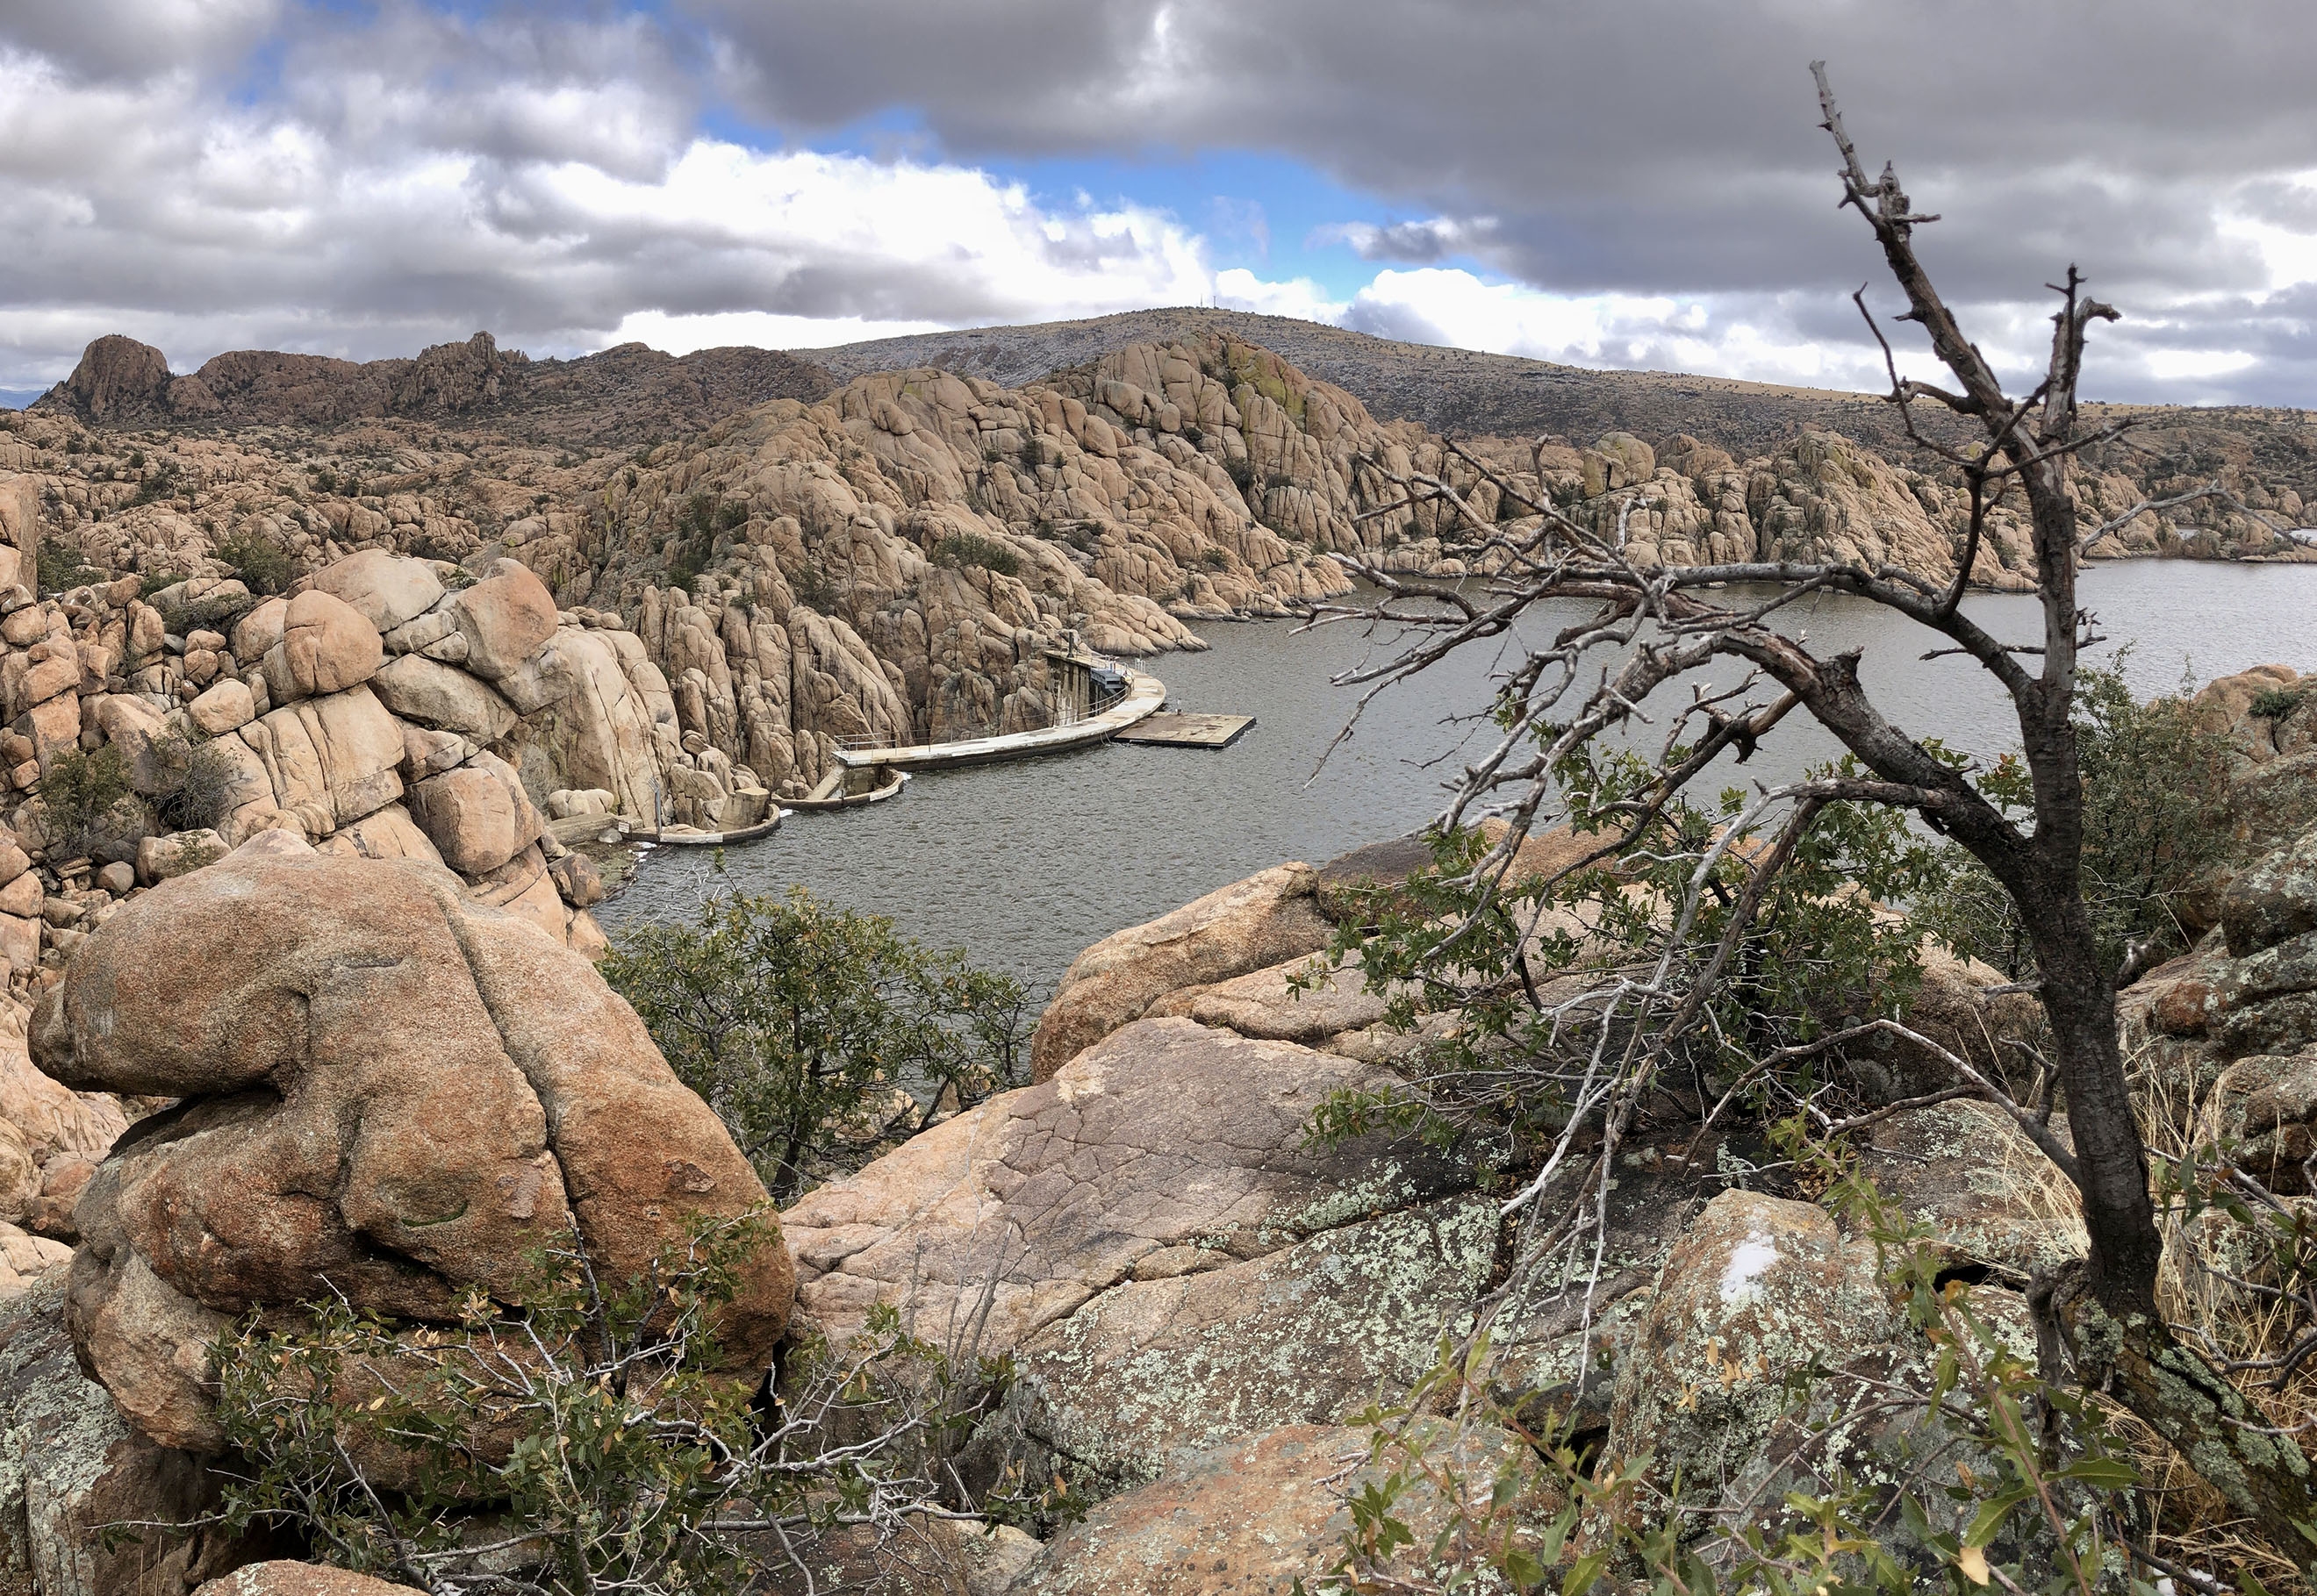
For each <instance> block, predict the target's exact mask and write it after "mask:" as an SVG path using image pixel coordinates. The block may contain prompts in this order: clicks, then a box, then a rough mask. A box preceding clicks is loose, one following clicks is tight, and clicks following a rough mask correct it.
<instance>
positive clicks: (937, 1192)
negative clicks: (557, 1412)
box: [783, 1020, 1469, 1355]
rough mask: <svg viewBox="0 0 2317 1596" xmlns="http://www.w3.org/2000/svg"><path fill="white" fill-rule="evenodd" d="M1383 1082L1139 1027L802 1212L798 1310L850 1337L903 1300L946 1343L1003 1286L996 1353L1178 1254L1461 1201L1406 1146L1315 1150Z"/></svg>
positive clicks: (1301, 1053) (993, 1313) (1308, 1059)
mask: <svg viewBox="0 0 2317 1596" xmlns="http://www.w3.org/2000/svg"><path fill="white" fill-rule="evenodd" d="M1388 1078H1389V1077H1387V1076H1386V1075H1385V1074H1383V1073H1382V1072H1380V1071H1376V1070H1373V1069H1370V1068H1368V1067H1367V1066H1364V1065H1356V1064H1354V1063H1352V1062H1351V1061H1350V1060H1348V1059H1343V1058H1337V1057H1334V1056H1332V1055H1328V1054H1323V1053H1315V1052H1312V1051H1311V1050H1310V1049H1307V1048H1297V1047H1293V1046H1291V1045H1289V1044H1286V1043H1280V1042H1254V1041H1248V1040H1246V1039H1243V1038H1239V1037H1234V1036H1230V1035H1229V1034H1227V1033H1224V1032H1221V1031H1215V1030H1208V1029H1207V1028H1206V1027H1204V1026H1200V1025H1194V1024H1193V1023H1191V1022H1190V1021H1186V1020H1148V1021H1139V1022H1137V1023H1135V1024H1132V1025H1130V1026H1128V1027H1126V1028H1125V1029H1124V1030H1120V1031H1119V1032H1117V1033H1116V1034H1115V1035H1114V1036H1111V1037H1109V1038H1107V1039H1105V1040H1104V1041H1103V1042H1101V1043H1100V1044H1098V1045H1097V1046H1096V1047H1094V1048H1089V1049H1087V1051H1086V1052H1085V1053H1083V1054H1081V1055H1079V1056H1078V1057H1077V1058H1076V1059H1074V1060H1072V1061H1071V1062H1070V1063H1069V1065H1065V1066H1064V1067H1063V1069H1062V1070H1061V1071H1060V1072H1059V1073H1058V1074H1055V1075H1054V1076H1053V1077H1052V1078H1051V1079H1050V1080H1048V1081H1046V1082H1044V1083H1041V1084H1038V1085H1035V1086H1029V1087H1024V1088H1022V1089H1021V1090H1018V1091H1015V1092H1006V1093H1003V1094H1001V1095H999V1096H997V1097H995V1098H992V1099H991V1100H990V1101H988V1102H986V1103H983V1104H981V1105H980V1106H979V1107H977V1108H975V1109H972V1110H969V1111H967V1112H966V1113H963V1114H961V1115H959V1116H957V1117H956V1118H955V1119H950V1120H947V1121H945V1122H944V1123H943V1124H941V1125H939V1126H936V1127H935V1128H933V1129H932V1130H929V1131H926V1133H924V1134H923V1135H920V1136H917V1137H914V1138H912V1139H911V1140H910V1141H909V1142H908V1143H907V1144H906V1145H905V1146H901V1147H899V1148H898V1149H897V1150H895V1151H894V1152H892V1153H889V1154H887V1155H885V1156H884V1157H882V1158H880V1159H878V1160H877V1161H876V1162H875V1163H873V1164H870V1165H869V1166H868V1167H867V1168H865V1169H863V1170H862V1171H861V1172H859V1173H858V1174H855V1175H852V1176H849V1177H847V1178H846V1179H845V1180H841V1181H831V1182H830V1183H829V1184H827V1185H826V1186H823V1187H821V1188H820V1189H819V1190H816V1191H812V1192H810V1193H808V1194H807V1195H806V1196H805V1197H803V1198H802V1199H800V1200H799V1201H798V1202H797V1203H796V1205H795V1206H794V1207H792V1208H790V1209H789V1211H788V1212H787V1214H786V1215H784V1216H783V1228H784V1229H785V1230H786V1232H787V1234H788V1236H789V1244H790V1246H791V1248H792V1250H793V1251H794V1253H795V1255H796V1259H797V1272H798V1279H799V1281H800V1286H799V1291H798V1300H799V1303H800V1305H801V1307H802V1308H803V1309H804V1310H805V1311H807V1312H809V1313H810V1314H811V1315H812V1316H813V1317H814V1319H815V1320H817V1321H818V1322H819V1323H820V1324H822V1325H823V1326H824V1327H825V1328H826V1329H827V1330H828V1331H829V1332H830V1333H832V1334H835V1335H837V1336H840V1337H841V1336H843V1335H845V1334H848V1333H851V1332H852V1331H853V1330H854V1329H856V1328H858V1326H859V1324H861V1321H862V1319H863V1315H866V1314H867V1312H868V1311H869V1309H870V1307H871V1306H872V1305H874V1304H877V1303H880V1302H888V1303H893V1304H895V1305H897V1306H905V1307H908V1308H909V1309H910V1310H911V1311H913V1312H914V1314H915V1315H916V1318H917V1324H918V1326H919V1333H921V1334H926V1335H928V1336H932V1337H934V1338H935V1339H940V1338H941V1337H942V1336H944V1335H945V1334H947V1333H948V1331H949V1328H950V1326H952V1325H953V1324H965V1323H967V1322H969V1320H970V1318H971V1316H972V1315H975V1314H977V1313H978V1312H979V1311H980V1309H979V1306H978V1304H979V1301H980V1296H981V1288H982V1283H983V1282H984V1281H985V1280H989V1279H992V1277H993V1271H994V1278H995V1282H996V1283H995V1287H994V1289H993V1292H992V1295H991V1297H990V1304H989V1313H988V1329H987V1333H986V1335H985V1336H984V1338H983V1345H982V1349H981V1350H982V1351H984V1352H986V1353H989V1354H991V1355H996V1354H997V1353H999V1352H1003V1351H1009V1350H1011V1349H1013V1348H1015V1347H1016V1346H1018V1345H1019V1344H1020V1343H1021V1342H1023V1341H1024V1338H1026V1337H1027V1336H1028V1335H1030V1334H1031V1333H1033V1332H1035V1331H1036V1330H1038V1329H1040V1328H1041V1327H1042V1326H1044V1325H1047V1324H1053V1323H1055V1322H1057V1321H1059V1320H1060V1319H1063V1318H1065V1317H1067V1316H1068V1315H1070V1314H1072V1313H1075V1312H1076V1311H1078V1308H1079V1307H1080V1306H1083V1305H1084V1304H1085V1303H1087V1301H1088V1300H1089V1299H1091V1298H1092V1297H1095V1296H1096V1294H1097V1293H1099V1292H1102V1291H1105V1290H1107V1289H1109V1288H1111V1287H1113V1286H1115V1285H1117V1284H1118V1283H1120V1282H1121V1281H1123V1280H1125V1279H1128V1278H1129V1277H1130V1276H1131V1275H1132V1273H1133V1271H1134V1270H1135V1267H1136V1265H1137V1264H1138V1263H1139V1262H1141V1260H1143V1259H1145V1258H1147V1257H1149V1256H1150V1255H1151V1254H1153V1253H1158V1252H1160V1251H1162V1250H1164V1249H1167V1248H1174V1247H1183V1246H1196V1247H1201V1248H1203V1249H1206V1250H1208V1251H1211V1252H1212V1253H1215V1254H1216V1255H1217V1256H1218V1257H1221V1258H1232V1259H1239V1258H1253V1257H1262V1256H1265V1255H1266V1254H1268V1253H1276V1252H1279V1251H1281V1250H1282V1249H1284V1248H1287V1247H1291V1246H1293V1245H1294V1244H1296V1243H1298V1242H1300V1241H1302V1240H1303V1239H1304V1238H1305V1237H1307V1236H1310V1235H1316V1234H1317V1233H1318V1232H1320V1231H1322V1230H1326V1229H1329V1228H1331V1227H1333V1226H1337V1225H1340V1224H1342V1223H1344V1222H1345V1221H1346V1220H1348V1219H1352V1218H1355V1217H1360V1216H1363V1215H1366V1214H1369V1213H1373V1212H1375V1211H1378V1210H1382V1209H1390V1208H1400V1207H1403V1206H1406V1205H1408V1204H1410V1203H1414V1202H1420V1201H1423V1200H1426V1199H1431V1198H1435V1197H1438V1196H1442V1195H1445V1194H1447V1193H1449V1192H1452V1191H1454V1190H1457V1189H1459V1188H1460V1187H1462V1186H1463V1184H1465V1183H1466V1181H1468V1180H1469V1175H1468V1174H1467V1173H1466V1172H1465V1171H1464V1170H1463V1166H1462V1165H1461V1164H1457V1163H1455V1162H1454V1161H1453V1160H1450V1159H1447V1158H1444V1157H1441V1156H1438V1155H1432V1154H1429V1153H1428V1152H1427V1151H1426V1150H1424V1149H1422V1148H1419V1147H1417V1146H1412V1145H1404V1146H1396V1145H1393V1144H1391V1142H1389V1141H1388V1140H1387V1139H1385V1138H1383V1137H1364V1138H1361V1139H1359V1140H1356V1141H1352V1142H1346V1143H1345V1144H1343V1145H1342V1146H1338V1147H1337V1148H1336V1149H1334V1150H1332V1151H1326V1152H1323V1151H1320V1150H1316V1149H1313V1148H1310V1147H1307V1146H1305V1145H1304V1140H1303V1121H1304V1117H1305V1115H1306V1114H1307V1113H1308V1112H1309V1110H1310V1109H1311V1106H1312V1105H1313V1104H1315V1103H1317V1102H1318V1101H1320V1098H1321V1097H1323V1096H1324V1095H1326V1093H1328V1092H1330V1091H1332V1090H1335V1089H1337V1088H1338V1087H1356V1086H1376V1085H1381V1084H1382V1083H1384V1082H1385V1081H1386V1080H1387V1079H1388ZM913 1283H914V1289H915V1290H916V1292H917V1297H916V1300H915V1302H914V1304H913V1305H911V1304H908V1301H907V1299H908V1297H909V1294H910V1292H911V1290H912V1289H913Z"/></svg>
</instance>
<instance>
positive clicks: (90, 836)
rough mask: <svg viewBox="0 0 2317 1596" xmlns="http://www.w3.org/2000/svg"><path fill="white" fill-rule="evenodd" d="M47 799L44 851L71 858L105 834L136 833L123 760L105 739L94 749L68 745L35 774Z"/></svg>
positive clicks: (131, 794)
mask: <svg viewBox="0 0 2317 1596" xmlns="http://www.w3.org/2000/svg"><path fill="white" fill-rule="evenodd" d="M40 797H41V798H44V799H46V800H47V802H48V810H49V815H48V823H47V826H46V830H47V832H48V851H49V858H51V859H75V858H78V857H79V856H81V855H82V854H85V853H87V852H88V851H90V850H91V849H93V848H94V847H95V846H96V845H97V844H98V843H101V842H103V841H104V840H106V839H107V838H125V837H130V836H133V835H135V834H137V830H138V825H139V818H140V817H139V815H138V814H137V811H136V802H135V789H134V788H133V787H132V786H131V784H130V777H129V764H128V762H127V761H126V760H124V759H122V758H121V750H120V749H118V748H116V747H114V746H113V745H112V744H110V743H108V744H106V745H104V746H103V747H102V748H99V749H98V750H97V751H96V752H95V753H84V752H82V751H81V750H80V749H77V748H70V749H67V750H66V751H65V752H64V753H59V754H58V755H57V757H56V758H55V759H54V760H52V761H50V762H49V768H48V770H47V771H46V772H45V773H44V774H43V775H42V776H41V777H40Z"/></svg>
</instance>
